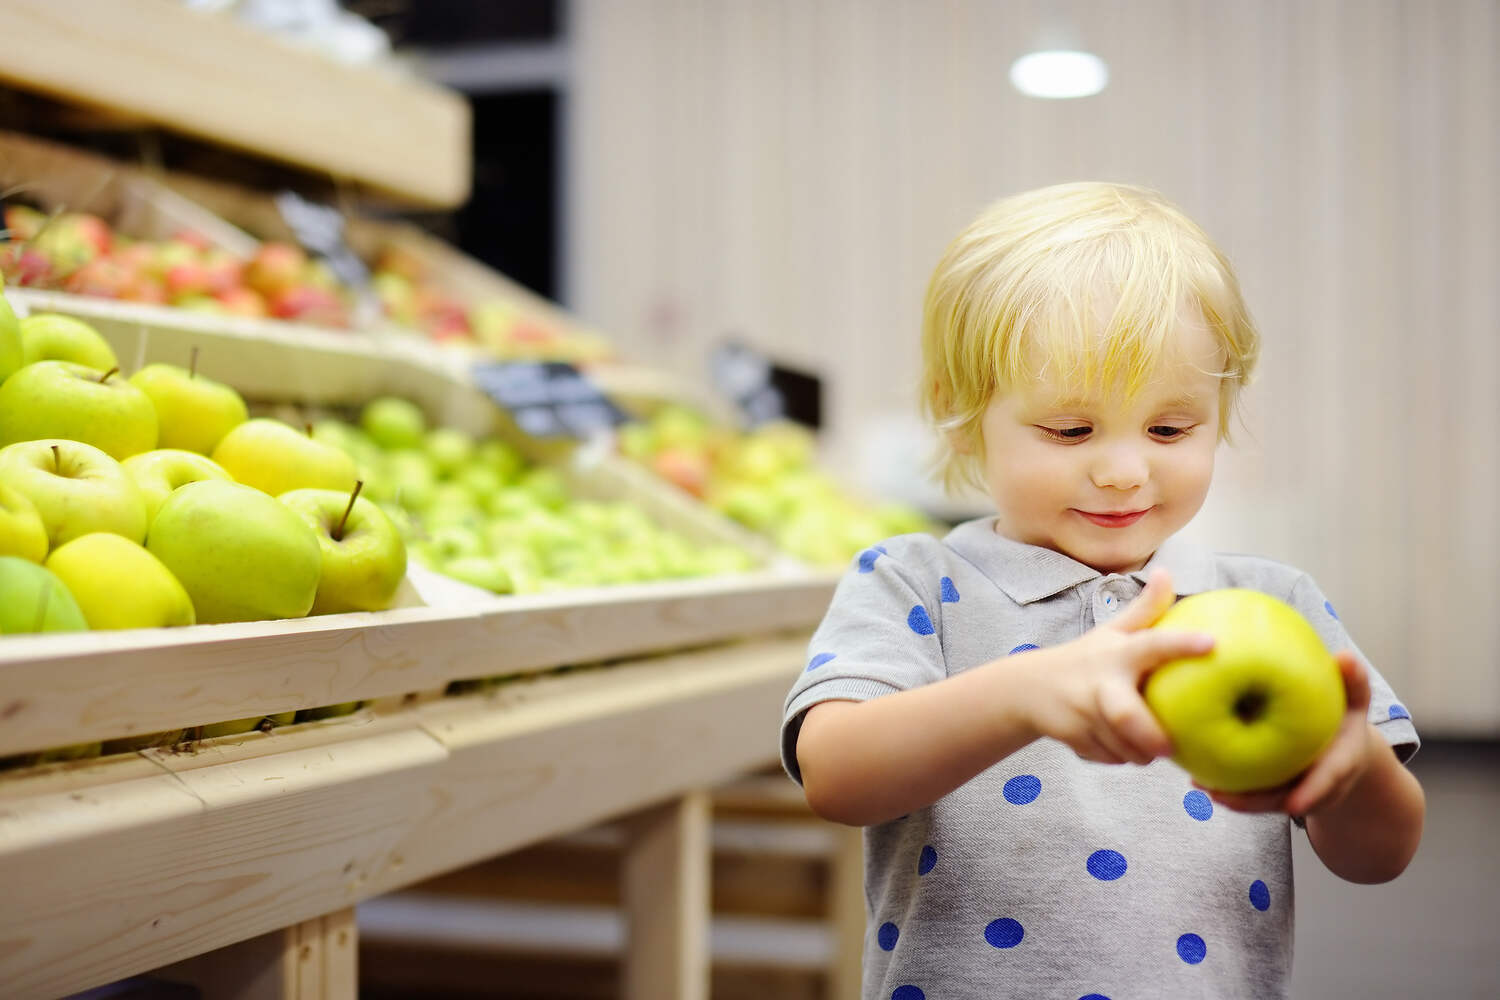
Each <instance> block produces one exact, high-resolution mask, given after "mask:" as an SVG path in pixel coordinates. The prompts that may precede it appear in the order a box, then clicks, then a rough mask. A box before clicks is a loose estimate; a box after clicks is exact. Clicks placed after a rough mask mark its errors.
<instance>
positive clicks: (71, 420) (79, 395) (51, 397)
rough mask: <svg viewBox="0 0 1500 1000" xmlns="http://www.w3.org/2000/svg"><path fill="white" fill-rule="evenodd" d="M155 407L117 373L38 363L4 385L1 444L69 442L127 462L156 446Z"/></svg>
mask: <svg viewBox="0 0 1500 1000" xmlns="http://www.w3.org/2000/svg"><path fill="white" fill-rule="evenodd" d="M156 435H157V426H156V408H155V407H154V406H152V405H151V399H150V397H148V396H147V395H146V394H145V393H143V392H141V390H139V389H137V388H136V387H135V386H133V385H131V384H130V383H129V382H127V381H126V380H125V379H123V378H120V377H119V375H118V374H117V372H116V371H114V370H110V371H107V372H100V371H95V370H94V369H92V368H86V367H84V366H83V365H78V364H74V363H72V362H71V361H38V362H36V363H34V364H29V365H27V366H26V367H24V368H22V369H21V370H20V371H18V372H16V373H15V374H14V375H12V376H11V377H10V378H8V379H6V380H5V382H4V383H3V384H0V445H6V444H11V443H13V442H16V441H33V440H36V439H38V438H68V439H70V440H73V441H82V442H84V443H85V444H91V445H93V446H94V447H96V448H99V449H101V450H102V451H104V452H105V453H107V454H108V455H110V456H111V457H113V458H116V459H120V458H126V457H128V456H130V455H135V454H137V453H139V452H143V451H150V450H151V449H152V448H155V447H156Z"/></svg>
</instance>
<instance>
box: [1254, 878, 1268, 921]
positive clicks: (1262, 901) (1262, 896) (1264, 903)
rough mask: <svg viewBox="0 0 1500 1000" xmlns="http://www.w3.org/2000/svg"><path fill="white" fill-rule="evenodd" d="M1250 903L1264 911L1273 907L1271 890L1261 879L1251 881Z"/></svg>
mask: <svg viewBox="0 0 1500 1000" xmlns="http://www.w3.org/2000/svg"><path fill="white" fill-rule="evenodd" d="M1250 905H1251V906H1253V907H1255V908H1256V909H1257V910H1259V911H1260V912H1262V913H1264V912H1266V911H1267V910H1269V909H1270V908H1271V890H1270V889H1268V888H1267V887H1266V884H1265V883H1264V882H1262V881H1261V880H1260V879H1256V880H1255V881H1254V882H1251V883H1250Z"/></svg>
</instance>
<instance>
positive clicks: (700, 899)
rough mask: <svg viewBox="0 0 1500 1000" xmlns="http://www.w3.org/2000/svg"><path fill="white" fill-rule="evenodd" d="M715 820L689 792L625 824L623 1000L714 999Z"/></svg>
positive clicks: (703, 796) (701, 796)
mask: <svg viewBox="0 0 1500 1000" xmlns="http://www.w3.org/2000/svg"><path fill="white" fill-rule="evenodd" d="M710 818H711V810H710V803H709V797H708V794H707V793H705V792H690V793H689V794H687V795H685V796H683V797H682V798H680V799H678V800H676V801H675V802H672V803H670V804H668V805H665V806H661V807H658V808H656V809H651V810H648V811H646V812H644V813H642V814H639V815H637V816H634V817H632V818H631V819H630V820H629V821H628V822H627V823H626V828H627V834H626V845H625V854H624V858H623V866H622V868H623V870H622V875H621V883H622V884H621V901H622V906H623V910H624V913H625V927H626V929H625V956H624V962H623V978H624V989H623V996H624V998H625V1000H708V984H709V940H708V933H709V921H710V919H711V913H710V907H711V898H710V892H709V877H710V876H709V872H710V867H709V864H710V851H711V849H712V845H711V843H710V836H709V827H710Z"/></svg>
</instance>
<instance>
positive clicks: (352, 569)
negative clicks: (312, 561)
mask: <svg viewBox="0 0 1500 1000" xmlns="http://www.w3.org/2000/svg"><path fill="white" fill-rule="evenodd" d="M277 499H279V500H280V501H281V502H282V503H284V504H286V505H287V506H288V507H289V508H291V509H292V510H293V511H295V512H296V513H297V514H298V516H300V517H301V518H302V520H304V521H306V522H307V524H308V526H309V527H311V528H312V529H313V531H314V532H315V533H316V534H317V536H318V545H319V546H320V547H321V548H322V550H323V569H322V575H321V576H320V577H319V579H318V593H317V597H316V599H315V600H314V601H313V606H312V613H313V614H315V615H324V614H337V613H339V612H342V611H383V610H384V609H386V608H388V607H390V606H391V601H392V600H393V599H394V598H395V596H396V588H397V587H399V586H400V585H401V580H402V578H404V577H405V576H406V543H405V542H403V541H402V540H401V533H400V531H398V530H397V529H396V526H395V525H394V524H392V523H391V519H390V518H388V517H386V516H385V511H383V510H381V509H380V508H379V507H377V506H376V505H375V504H374V503H372V502H370V501H369V500H366V499H364V498H363V497H361V496H359V487H358V486H356V487H355V490H354V492H353V493H352V494H347V495H346V494H343V493H339V492H336V491H334V490H292V491H291V492H290V493H283V494H282V495H281V496H280V497H278V498H277Z"/></svg>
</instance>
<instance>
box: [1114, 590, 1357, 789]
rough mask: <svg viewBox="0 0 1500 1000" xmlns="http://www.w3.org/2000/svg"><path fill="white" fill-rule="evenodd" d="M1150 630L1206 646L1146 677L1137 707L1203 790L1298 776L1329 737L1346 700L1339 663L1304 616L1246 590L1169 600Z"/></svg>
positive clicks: (1269, 784) (1257, 785)
mask: <svg viewBox="0 0 1500 1000" xmlns="http://www.w3.org/2000/svg"><path fill="white" fill-rule="evenodd" d="M1155 627H1157V628H1165V629H1174V630H1181V631H1186V632H1203V633H1207V634H1209V635H1212V636H1213V637H1214V648H1213V649H1212V650H1210V651H1209V652H1208V653H1206V654H1204V655H1202V656H1194V657H1187V658H1184V659H1180V660H1173V661H1171V662H1169V663H1166V664H1163V665H1162V666H1160V667H1158V668H1157V669H1156V670H1154V671H1153V672H1152V673H1151V675H1150V676H1149V677H1147V679H1146V685H1145V692H1144V693H1145V697H1146V704H1147V705H1149V706H1150V708H1151V711H1152V712H1153V713H1154V714H1155V715H1156V718H1157V720H1158V721H1160V723H1161V725H1162V728H1163V729H1165V730H1166V732H1167V735H1168V737H1170V738H1171V740H1172V746H1173V750H1174V752H1173V759H1174V760H1175V761H1177V763H1178V764H1180V765H1181V766H1182V768H1183V769H1184V770H1185V771H1187V772H1188V774H1190V775H1192V777H1193V779H1194V780H1195V781H1197V782H1198V783H1199V784H1200V785H1202V786H1203V787H1205V788H1209V789H1212V790H1214V791H1219V792H1248V791H1259V790H1263V789H1269V788H1275V787H1278V786H1280V785H1283V784H1285V783H1287V782H1288V781H1291V780H1292V779H1293V778H1295V777H1296V776H1297V775H1298V774H1300V773H1302V771H1304V770H1305V769H1306V768H1307V766H1308V765H1309V764H1311V763H1312V762H1313V761H1314V760H1315V759H1316V758H1317V756H1318V754H1320V753H1321V752H1322V751H1323V748H1324V747H1326V746H1327V745H1328V744H1329V742H1330V741H1331V740H1332V739H1333V737H1334V734H1335V733H1337V731H1338V728H1339V724H1340V723H1341V721H1342V720H1343V716H1344V710H1345V706H1346V699H1345V693H1344V682H1343V678H1342V676H1341V675H1340V673H1339V668H1338V663H1337V662H1336V661H1335V660H1334V657H1333V655H1332V654H1331V653H1329V652H1328V649H1327V648H1326V647H1325V646H1324V645H1323V640H1322V639H1321V638H1319V636H1318V633H1317V632H1316V631H1315V630H1314V629H1313V627H1312V625H1311V624H1310V623H1309V622H1308V621H1307V619H1306V618H1304V617H1302V615H1301V614H1300V613H1299V612H1298V611H1297V610H1296V609H1295V608H1293V607H1292V606H1291V605H1289V604H1287V603H1285V602H1283V601H1280V600H1278V599H1276V598H1274V597H1271V596H1270V595H1268V594H1263V593H1261V592H1259V591H1255V590H1243V589H1238V588H1226V589H1222V590H1211V591H1206V592H1204V593H1201V594H1194V595H1192V596H1190V597H1185V598H1183V599H1182V600H1180V601H1178V602H1177V603H1176V604H1174V605H1173V606H1172V607H1171V608H1169V609H1167V612H1166V613H1165V614H1164V615H1162V616H1161V618H1160V619H1158V620H1157V622H1156V626H1155Z"/></svg>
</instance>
